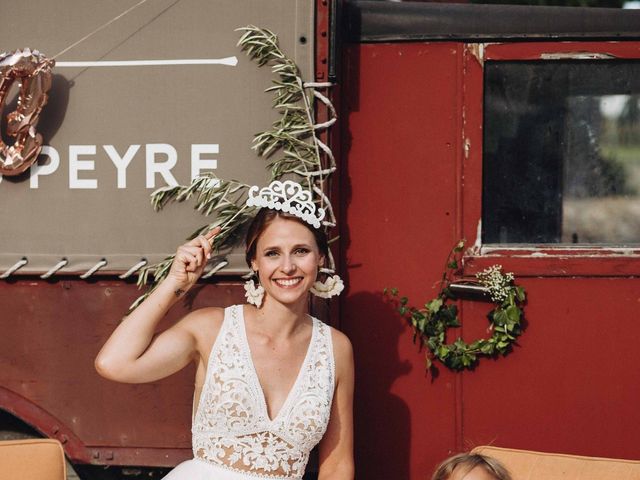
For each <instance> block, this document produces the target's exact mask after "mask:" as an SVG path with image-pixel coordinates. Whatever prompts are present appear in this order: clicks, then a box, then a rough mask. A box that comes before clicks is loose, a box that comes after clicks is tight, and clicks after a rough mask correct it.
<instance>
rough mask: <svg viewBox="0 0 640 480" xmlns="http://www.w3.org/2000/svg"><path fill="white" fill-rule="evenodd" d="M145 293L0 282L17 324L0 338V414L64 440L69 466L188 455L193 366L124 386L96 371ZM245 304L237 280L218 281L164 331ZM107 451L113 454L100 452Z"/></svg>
mask: <svg viewBox="0 0 640 480" xmlns="http://www.w3.org/2000/svg"><path fill="white" fill-rule="evenodd" d="M139 294H140V291H139V290H138V289H137V288H136V287H135V285H133V284H129V283H125V282H122V281H120V280H96V281H92V282H86V281H83V280H71V279H70V280H61V281H54V282H45V281H42V280H31V279H26V278H24V279H19V280H15V281H12V282H10V283H7V282H0V305H2V314H3V317H4V318H5V319H7V320H10V321H11V323H12V324H13V325H15V327H14V328H13V329H11V330H10V331H6V332H3V335H2V336H1V337H0V351H1V352H2V358H3V367H2V377H3V387H4V390H3V392H4V394H3V396H2V397H0V408H3V409H6V410H8V411H9V412H12V413H14V414H15V415H16V416H18V417H19V418H21V419H22V420H23V421H25V422H26V423H28V424H30V425H31V426H33V427H34V428H36V429H37V430H39V431H41V432H42V433H43V434H44V435H47V436H52V437H54V438H55V437H56V436H59V435H65V436H66V437H67V438H68V441H67V442H65V445H64V446H65V451H66V453H67V455H68V456H69V457H70V458H71V460H73V461H79V462H91V463H100V464H116V465H131V462H132V461H133V460H136V461H135V463H134V464H136V465H157V466H171V465H175V464H176V463H177V462H178V461H180V460H183V459H186V458H189V457H190V455H191V450H190V421H191V402H192V395H193V378H194V373H195V372H194V369H193V368H188V369H186V370H184V371H182V372H180V373H178V374H176V375H173V376H171V377H169V378H167V379H165V380H162V381H160V382H155V383H152V384H144V385H126V384H119V383H115V382H111V381H109V380H106V379H104V378H101V377H100V376H99V375H98V374H97V373H96V371H95V369H94V367H93V360H94V358H95V356H96V354H97V353H98V350H99V349H100V347H101V346H102V344H104V342H105V341H106V339H107V338H108V336H109V335H110V334H111V332H112V331H113V330H114V328H115V327H116V326H117V324H118V322H119V321H120V318H121V316H122V314H124V312H126V311H127V308H128V306H129V305H130V304H131V302H132V301H133V300H134V299H135V298H136V297H137V296H138V295H139ZM243 300H244V290H243V288H242V285H241V284H240V283H239V282H229V281H218V282H216V283H214V284H209V285H206V286H203V288H201V289H199V292H198V293H197V295H196V296H195V298H192V297H190V299H189V300H187V302H190V301H192V304H189V303H186V304H179V305H176V307H174V309H172V311H171V312H170V314H169V316H168V318H167V319H165V320H163V322H162V323H161V325H160V327H159V328H160V329H164V328H166V327H167V326H169V325H171V323H172V322H175V321H176V319H178V318H179V317H180V316H182V315H184V314H185V313H186V312H187V311H188V310H189V309H190V308H198V307H201V306H205V305H206V306H216V305H217V306H222V305H230V304H233V303H240V302H242V301H243ZM16 399H21V400H20V401H17V400H16ZM54 419H55V422H54ZM54 424H55V427H56V428H57V429H58V430H57V432H54ZM107 451H109V452H113V455H112V457H113V458H111V459H109V458H107V455H106V453H105V454H101V455H99V456H98V457H96V456H94V452H107Z"/></svg>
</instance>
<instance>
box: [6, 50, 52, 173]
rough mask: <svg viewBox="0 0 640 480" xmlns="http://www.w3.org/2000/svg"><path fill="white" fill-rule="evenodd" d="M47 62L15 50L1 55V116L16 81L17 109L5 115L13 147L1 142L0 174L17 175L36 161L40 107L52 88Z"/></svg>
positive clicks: (29, 52)
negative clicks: (17, 86) (12, 139)
mask: <svg viewBox="0 0 640 480" xmlns="http://www.w3.org/2000/svg"><path fill="white" fill-rule="evenodd" d="M54 64H55V61H54V60H49V59H48V58H46V57H45V56H44V55H42V54H41V53H40V52H38V51H37V50H30V49H28V48H25V49H24V50H16V51H15V52H13V53H3V54H1V55H0V113H1V112H2V109H3V108H4V103H5V100H6V95H7V93H8V92H9V90H10V88H11V85H13V82H14V81H16V80H19V81H20V83H19V87H20V91H19V93H18V105H17V107H16V110H15V111H13V112H11V113H10V114H8V115H7V132H6V133H7V137H14V138H15V142H14V143H13V145H11V146H9V145H6V144H5V143H4V142H3V141H2V138H0V174H2V175H9V176H10V175H18V174H20V173H22V172H24V171H25V170H26V169H28V168H29V167H30V166H31V165H32V164H33V162H35V161H36V158H38V155H39V154H40V149H41V148H42V135H40V134H39V133H37V132H36V125H37V123H38V117H39V115H40V111H41V110H42V107H44V106H45V104H46V103H47V99H48V95H47V92H48V91H49V88H51V68H52V67H53V65H54Z"/></svg>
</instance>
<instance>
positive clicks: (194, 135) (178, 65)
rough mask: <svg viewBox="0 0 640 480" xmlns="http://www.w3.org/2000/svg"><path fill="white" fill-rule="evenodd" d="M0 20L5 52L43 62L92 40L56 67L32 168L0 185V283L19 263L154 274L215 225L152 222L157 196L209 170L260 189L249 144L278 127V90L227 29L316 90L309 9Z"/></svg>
mask: <svg viewBox="0 0 640 480" xmlns="http://www.w3.org/2000/svg"><path fill="white" fill-rule="evenodd" d="M125 12H126V13H125ZM123 13H124V14H123ZM5 14H6V15H3V18H2V29H0V50H3V51H13V50H16V49H19V48H24V47H29V48H31V49H37V50H39V51H40V52H42V53H44V54H45V55H46V56H48V57H52V56H55V55H57V54H58V53H59V52H61V51H63V50H65V49H66V48H67V47H69V46H71V45H73V44H74V43H75V42H77V41H78V40H80V39H82V38H83V37H85V36H87V35H89V34H91V33H92V32H95V33H94V34H93V35H91V36H89V37H88V38H87V39H86V40H83V41H80V42H79V43H78V44H77V45H76V46H74V47H73V48H71V49H69V50H68V51H66V52H65V53H62V54H61V55H59V56H57V58H56V62H57V66H56V67H54V69H53V73H54V79H53V86H52V88H51V90H50V92H49V95H50V99H49V103H48V104H47V105H46V106H45V108H44V109H43V112H42V115H41V119H40V123H39V125H38V131H39V132H40V133H42V134H43V136H44V144H45V147H44V149H43V154H41V155H40V157H39V159H38V165H37V166H32V167H31V169H30V171H28V172H25V173H24V174H22V175H20V176H18V177H4V178H2V179H1V180H0V273H2V272H6V271H7V270H8V269H10V268H11V267H12V266H13V265H15V264H16V262H18V261H19V260H20V259H22V258H25V259H27V262H28V263H27V264H26V265H24V266H23V267H22V268H21V269H20V270H18V272H20V273H43V272H47V271H48V270H50V269H51V268H52V267H53V266H54V265H56V264H58V263H59V262H61V260H62V259H66V263H65V266H64V267H63V268H62V269H61V270H60V271H59V272H58V274H66V273H73V274H77V273H83V272H86V271H87V270H90V269H91V268H92V267H93V266H95V265H96V264H97V263H98V262H100V261H101V260H102V259H104V260H105V261H106V265H104V266H103V267H102V271H110V272H114V271H115V272H125V271H127V270H129V268H130V267H132V266H133V265H135V264H136V263H139V262H140V260H141V259H142V258H144V259H146V260H147V261H148V262H151V263H153V262H157V261H159V260H161V259H163V258H164V257H165V256H167V255H168V254H170V253H173V252H174V251H175V248H176V246H177V245H179V244H180V243H182V242H183V241H184V239H185V238H186V237H187V236H188V235H189V234H191V233H192V232H193V231H194V230H195V229H196V228H198V227H199V226H202V225H204V224H206V223H208V222H209V221H210V220H211V219H210V218H207V217H203V216H202V215H200V214H199V213H197V212H196V211H195V210H194V209H193V208H192V205H189V204H174V205H170V206H169V207H168V208H166V209H165V210H163V211H161V212H154V211H153V209H152V207H151V204H150V193H151V192H152V191H153V190H154V189H156V188H159V187H162V186H164V185H167V184H171V183H179V184H188V183H189V182H190V180H191V178H192V176H193V175H196V174H198V173H200V172H206V171H214V172H215V173H216V174H217V175H218V176H219V177H221V178H226V179H237V180H240V181H242V182H245V183H249V184H258V185H264V184H266V182H267V180H268V178H269V177H268V172H267V170H266V169H265V166H266V163H265V160H264V159H262V158H259V157H257V156H256V154H255V153H254V152H253V151H252V150H251V141H252V139H253V135H254V134H255V133H257V132H260V131H264V130H267V129H268V128H269V127H270V125H271V123H272V122H273V121H274V120H275V119H276V118H277V114H276V112H275V111H274V110H273V109H272V107H271V105H272V104H271V102H272V97H271V95H270V94H268V93H264V89H265V88H267V87H268V86H269V85H270V84H271V81H272V78H273V77H272V75H271V72H270V70H269V69H268V68H266V67H261V68H259V67H258V66H257V64H256V63H255V62H253V61H251V60H249V59H248V57H247V56H246V55H245V54H244V53H243V52H241V51H240V49H239V48H238V47H237V46H236V43H237V41H238V39H239V37H240V33H239V32H236V31H234V30H235V29H236V28H238V27H243V26H246V25H249V24H253V25H257V26H260V27H265V28H268V29H270V30H272V31H273V32H275V33H277V34H278V37H279V41H280V44H281V47H282V49H283V50H284V51H285V52H287V54H288V55H289V56H291V57H292V58H294V59H295V61H296V62H297V64H298V65H299V67H300V68H301V70H302V72H303V76H304V77H305V78H308V79H312V74H313V51H314V45H313V36H314V35H313V28H314V23H313V2H312V1H311V0H305V1H301V0H268V1H267V0H253V1H249V0H181V1H176V0H147V1H143V2H140V1H138V0H129V1H124V0H118V1H113V2H102V1H97V0H91V1H87V0H64V1H55V2H52V1H50V0H30V1H28V2H15V3H13V4H12V5H11V8H10V9H8V11H7V12H5ZM73 62H85V63H81V64H76V63H73ZM236 62H237V63H236ZM13 90H14V92H13V93H10V95H9V98H8V100H7V104H8V106H7V107H5V111H4V112H3V115H4V116H6V114H7V113H8V110H10V108H11V106H12V99H11V97H12V96H13V98H15V90H16V88H15V85H14V89H13ZM14 104H15V102H14ZM5 140H6V138H5ZM228 260H229V265H228V266H227V267H226V268H225V269H224V270H223V271H222V272H229V273H239V272H245V271H246V265H245V264H244V260H243V255H242V252H240V251H238V252H237V253H232V254H231V255H229V256H228Z"/></svg>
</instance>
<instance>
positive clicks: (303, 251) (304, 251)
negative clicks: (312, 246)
mask: <svg viewBox="0 0 640 480" xmlns="http://www.w3.org/2000/svg"><path fill="white" fill-rule="evenodd" d="M294 253H295V254H296V255H306V254H307V253H309V249H307V248H296V249H295V251H294Z"/></svg>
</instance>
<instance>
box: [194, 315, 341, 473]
mask: <svg viewBox="0 0 640 480" xmlns="http://www.w3.org/2000/svg"><path fill="white" fill-rule="evenodd" d="M334 377H335V368H334V360H333V348H332V342H331V331H330V328H329V327H328V326H327V325H325V324H324V323H322V322H321V321H319V320H317V319H315V318H313V329H312V334H311V341H310V343H309V348H308V350H307V355H306V357H305V359H304V361H303V363H302V366H301V368H300V371H299V373H298V377H297V378H296V380H295V383H294V385H293V387H292V389H291V391H290V392H289V395H288V396H287V398H286V400H285V401H284V403H283V404H282V407H281V408H280V411H279V412H278V415H277V416H276V417H275V418H274V419H273V420H271V419H270V418H269V415H268V412H267V404H266V401H265V397H264V393H263V391H262V387H261V386H260V382H259V380H258V375H257V373H256V370H255V367H254V365H253V361H252V359H251V352H250V350H249V343H248V341H247V336H246V329H245V325H244V316H243V307H242V305H235V306H232V307H228V308H227V309H226V310H225V315H224V322H223V324H222V327H221V328H220V332H219V333H218V338H217V339H216V341H215V344H214V346H213V349H212V350H211V355H210V357H209V364H208V366H207V373H206V379H205V383H204V386H203V389H202V393H201V396H200V401H199V404H198V409H197V411H196V415H195V417H194V421H193V426H192V433H193V454H194V456H195V457H196V458H199V459H201V460H205V461H207V462H211V463H213V464H215V465H218V466H221V467H224V468H228V469H231V470H233V471H237V472H242V473H245V474H251V475H254V476H256V477H257V478H269V479H287V480H293V479H301V478H302V475H303V474H304V470H305V467H306V464H307V461H308V459H309V452H310V451H311V449H312V448H313V447H314V446H315V445H316V444H317V443H318V442H319V441H320V439H321V438H322V436H323V435H324V432H325V430H326V429H327V424H328V423H329V413H330V410H331V402H332V399H333V391H334V385H335V379H334Z"/></svg>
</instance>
